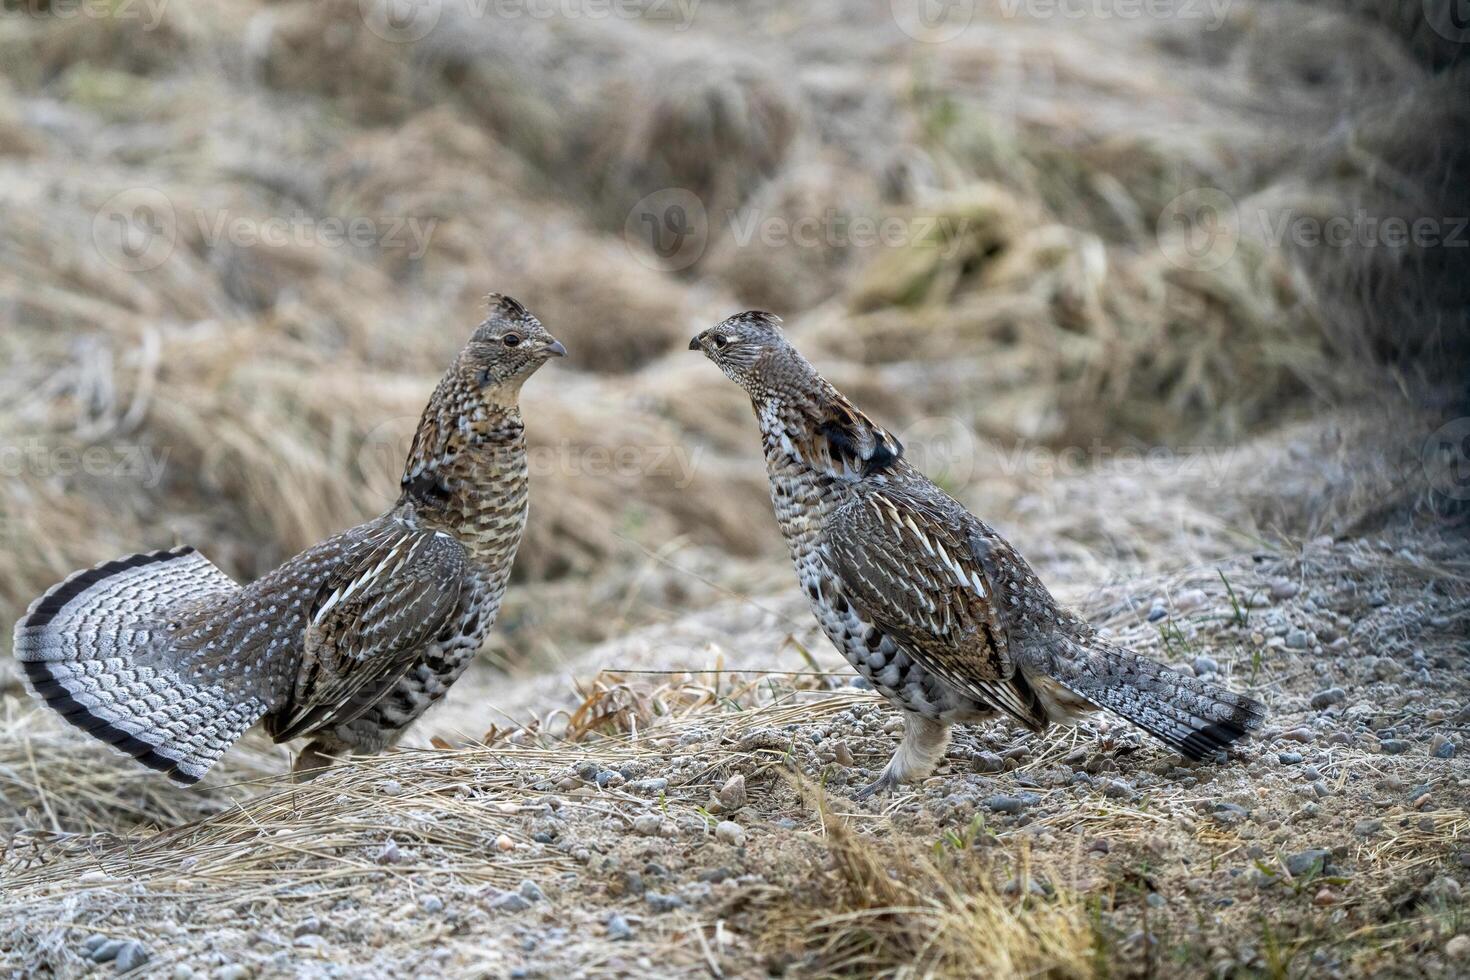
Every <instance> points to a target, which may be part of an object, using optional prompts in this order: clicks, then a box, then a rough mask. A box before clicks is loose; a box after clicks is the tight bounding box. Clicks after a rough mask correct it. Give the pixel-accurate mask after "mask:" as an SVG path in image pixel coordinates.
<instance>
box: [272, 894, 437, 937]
mask: <svg viewBox="0 0 1470 980" xmlns="http://www.w3.org/2000/svg"><path fill="white" fill-rule="evenodd" d="M419 908H421V909H423V910H424V911H425V912H427V913H429V914H430V915H438V914H439V913H440V912H443V911H444V899H442V898H440V897H439V896H438V895H425V896H424V897H423V898H421V899H419ZM297 935H301V933H297Z"/></svg>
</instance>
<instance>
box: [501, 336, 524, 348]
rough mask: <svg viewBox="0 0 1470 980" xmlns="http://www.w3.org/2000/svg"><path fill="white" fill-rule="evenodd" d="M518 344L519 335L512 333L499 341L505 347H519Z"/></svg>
mask: <svg viewBox="0 0 1470 980" xmlns="http://www.w3.org/2000/svg"><path fill="white" fill-rule="evenodd" d="M520 342H521V337H520V334H514V333H508V334H506V335H505V337H504V338H502V339H501V343H503V344H504V345H505V346H507V347H516V346H519V345H520Z"/></svg>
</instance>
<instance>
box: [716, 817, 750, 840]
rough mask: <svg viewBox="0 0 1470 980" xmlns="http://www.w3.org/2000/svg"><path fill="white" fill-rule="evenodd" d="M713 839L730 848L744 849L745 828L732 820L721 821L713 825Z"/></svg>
mask: <svg viewBox="0 0 1470 980" xmlns="http://www.w3.org/2000/svg"><path fill="white" fill-rule="evenodd" d="M715 838H716V839H717V840H720V841H723V842H724V843H726V844H729V845H730V846H731V847H744V846H745V828H744V827H742V826H740V825H739V824H738V823H736V822H735V821H733V820H721V821H720V822H719V823H717V824H716V825H715Z"/></svg>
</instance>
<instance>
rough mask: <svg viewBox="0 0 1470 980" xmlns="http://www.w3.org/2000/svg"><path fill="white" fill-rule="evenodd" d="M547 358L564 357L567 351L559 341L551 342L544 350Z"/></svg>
mask: <svg viewBox="0 0 1470 980" xmlns="http://www.w3.org/2000/svg"><path fill="white" fill-rule="evenodd" d="M546 356H547V357H566V356H567V349H566V348H565V347H563V346H562V345H561V341H559V340H553V341H552V342H551V344H550V345H549V346H548V347H547V348H546Z"/></svg>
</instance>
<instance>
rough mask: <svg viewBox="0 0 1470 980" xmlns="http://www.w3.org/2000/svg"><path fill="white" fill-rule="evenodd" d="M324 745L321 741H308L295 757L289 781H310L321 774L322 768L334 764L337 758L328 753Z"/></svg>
mask: <svg viewBox="0 0 1470 980" xmlns="http://www.w3.org/2000/svg"><path fill="white" fill-rule="evenodd" d="M325 749H326V746H325V745H323V744H322V743H321V742H309V743H307V746H306V748H304V749H302V750H301V754H300V755H298V756H297V757H296V763H295V765H293V766H292V767H291V781H292V782H293V783H305V782H310V781H311V780H313V779H315V778H316V777H317V776H320V775H321V774H322V770H324V769H327V768H329V767H331V766H332V765H334V764H336V762H337V760H336V759H335V758H333V757H332V756H330V755H328V754H327V753H326V752H325V751H324V750H325Z"/></svg>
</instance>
